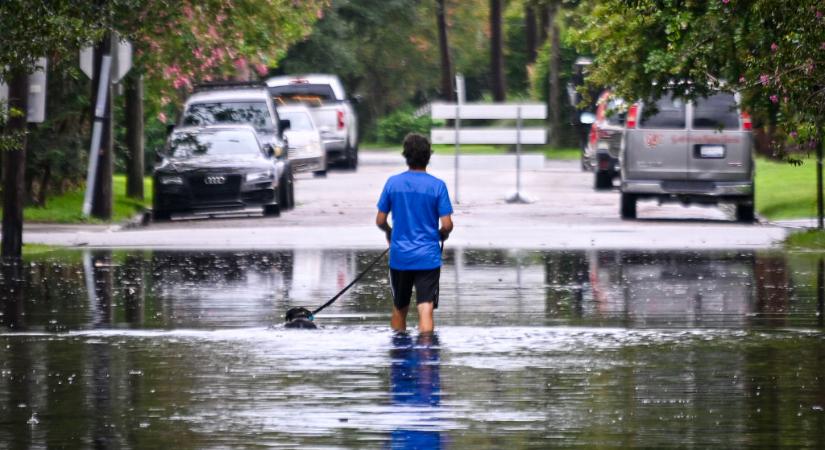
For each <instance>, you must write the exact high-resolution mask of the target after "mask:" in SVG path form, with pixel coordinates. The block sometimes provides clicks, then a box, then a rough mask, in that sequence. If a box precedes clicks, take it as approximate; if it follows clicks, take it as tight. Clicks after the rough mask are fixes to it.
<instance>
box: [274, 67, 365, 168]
mask: <svg viewBox="0 0 825 450" xmlns="http://www.w3.org/2000/svg"><path fill="white" fill-rule="evenodd" d="M266 84H267V86H268V87H269V93H270V95H271V96H272V99H273V100H274V102H275V104H276V106H281V105H288V104H292V103H302V104H304V105H306V106H308V107H309V110H310V111H311V112H312V116H313V119H314V120H315V124H316V125H317V126H318V129H319V131H320V132H321V138H322V139H323V142H324V148H325V150H326V153H327V162H329V163H332V162H341V163H343V164H344V166H345V167H347V168H350V169H355V168H357V167H358V117H357V115H356V113H355V109H354V108H353V102H354V101H355V100H354V99H353V100H352V101H351V100H350V99H348V98H347V96H346V93H345V91H344V86H343V84H341V80H339V79H338V77H337V76H335V75H326V74H306V75H287V76H278V77H272V78H270V79H268V80H267V81H266Z"/></svg>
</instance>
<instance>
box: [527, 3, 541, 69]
mask: <svg viewBox="0 0 825 450" xmlns="http://www.w3.org/2000/svg"><path fill="white" fill-rule="evenodd" d="M524 34H525V35H526V40H527V48H526V50H527V64H532V63H534V62H536V56H537V53H536V38H537V37H538V36H537V35H536V9H535V6H533V5H531V4H529V3H528V4H526V5H525V6H524Z"/></svg>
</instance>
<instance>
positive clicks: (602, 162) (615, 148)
mask: <svg viewBox="0 0 825 450" xmlns="http://www.w3.org/2000/svg"><path fill="white" fill-rule="evenodd" d="M624 120H625V102H624V100H622V99H620V98H618V97H616V96H614V95H613V94H612V93H611V92H610V91H604V92H602V94H601V95H600V96H599V100H598V101H597V103H596V114H595V117H594V118H593V124H592V125H591V126H590V133H589V136H588V142H587V146H586V148H585V152H584V154H585V157H584V159H585V160H586V165H587V167H589V168H590V169H591V170H592V171H593V187H594V188H595V189H597V190H603V189H612V188H613V179H615V178H617V177H618V176H619V173H620V171H621V169H620V167H619V150H620V149H621V146H622V138H623V133H624Z"/></svg>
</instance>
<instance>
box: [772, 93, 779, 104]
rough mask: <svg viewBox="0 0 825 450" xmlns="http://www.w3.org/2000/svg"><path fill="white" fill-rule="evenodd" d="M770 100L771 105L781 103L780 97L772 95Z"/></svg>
mask: <svg viewBox="0 0 825 450" xmlns="http://www.w3.org/2000/svg"><path fill="white" fill-rule="evenodd" d="M770 99H771V103H779V97H777V96H776V95H771V97H770Z"/></svg>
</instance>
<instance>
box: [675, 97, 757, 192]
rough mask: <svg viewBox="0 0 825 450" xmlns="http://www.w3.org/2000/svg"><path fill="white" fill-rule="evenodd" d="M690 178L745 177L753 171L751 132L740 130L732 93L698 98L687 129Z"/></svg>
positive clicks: (748, 176)
mask: <svg viewBox="0 0 825 450" xmlns="http://www.w3.org/2000/svg"><path fill="white" fill-rule="evenodd" d="M688 141H689V144H690V148H689V154H690V159H689V161H690V164H689V167H688V178H689V179H691V180H713V181H743V180H745V181H746V180H749V179H750V176H751V175H750V174H751V164H752V160H751V146H752V145H751V134H750V133H749V132H747V131H744V130H741V125H740V114H739V109H738V107H737V102H736V98H735V96H734V95H733V94H728V93H718V94H714V95H711V96H709V97H706V98H698V99H696V102H695V103H694V105H693V111H692V117H691V129H690V130H689V131H688Z"/></svg>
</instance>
